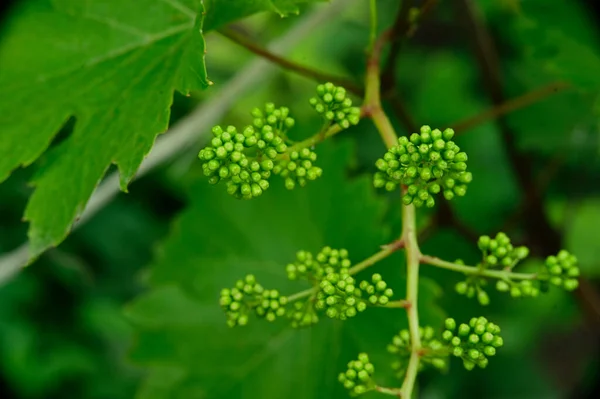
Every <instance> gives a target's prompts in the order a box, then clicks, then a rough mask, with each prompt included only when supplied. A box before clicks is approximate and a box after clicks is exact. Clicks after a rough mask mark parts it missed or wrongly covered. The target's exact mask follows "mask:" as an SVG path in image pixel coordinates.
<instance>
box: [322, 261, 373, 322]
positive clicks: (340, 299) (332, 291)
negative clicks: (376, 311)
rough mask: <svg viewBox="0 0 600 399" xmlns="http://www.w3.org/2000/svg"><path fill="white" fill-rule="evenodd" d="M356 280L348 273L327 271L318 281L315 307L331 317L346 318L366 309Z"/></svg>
mask: <svg viewBox="0 0 600 399" xmlns="http://www.w3.org/2000/svg"><path fill="white" fill-rule="evenodd" d="M361 296H362V292H361V290H360V289H359V288H358V287H357V285H356V280H355V279H354V278H353V277H352V276H350V275H349V274H348V273H336V272H334V273H329V274H327V276H326V277H325V279H324V280H322V281H321V282H320V283H319V291H318V293H317V302H316V304H315V307H316V308H317V309H318V310H323V311H325V314H326V315H327V316H328V317H330V318H332V319H340V320H346V319H348V318H352V317H354V316H356V315H357V314H358V313H360V312H364V311H365V310H366V309H367V304H366V302H365V301H364V300H363V299H362V297H361Z"/></svg>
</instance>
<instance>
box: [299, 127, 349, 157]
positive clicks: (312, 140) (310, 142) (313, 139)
mask: <svg viewBox="0 0 600 399" xmlns="http://www.w3.org/2000/svg"><path fill="white" fill-rule="evenodd" d="M342 130H344V129H342V127H341V126H340V125H338V124H337V123H336V124H335V125H333V126H331V127H330V128H329V129H327V130H325V132H319V133H317V134H315V135H313V136H310V137H309V138H307V139H306V140H302V141H299V142H297V143H296V144H294V145H293V146H291V147H290V148H288V153H289V152H292V151H298V150H301V149H303V148H308V147H312V146H314V145H315V144H318V143H320V142H322V141H324V140H325V139H328V138H329V137H333V136H335V135H336V134H338V133H339V132H341V131H342Z"/></svg>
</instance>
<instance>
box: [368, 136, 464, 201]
mask: <svg viewBox="0 0 600 399" xmlns="http://www.w3.org/2000/svg"><path fill="white" fill-rule="evenodd" d="M453 137H454V130H452V129H446V130H444V131H443V132H442V131H440V130H439V129H434V130H432V129H431V128H430V127H429V126H423V127H421V130H420V133H413V134H412V135H411V136H410V137H408V138H407V137H404V136H403V137H400V138H399V139H398V144H397V145H395V146H393V147H392V148H390V149H389V150H388V151H387V152H386V153H385V155H384V156H383V158H380V159H378V160H377V162H376V163H375V166H376V167H377V169H378V172H376V173H375V178H374V181H373V184H374V186H375V187H377V188H380V187H383V188H385V189H386V190H388V191H393V190H395V189H396V187H397V186H398V185H404V186H406V192H405V194H404V195H403V197H402V202H403V203H404V204H405V205H409V204H414V205H415V206H417V207H420V206H423V205H425V206H427V207H433V206H434V205H435V199H434V195H436V194H438V193H440V192H441V193H442V194H443V196H444V198H446V199H447V200H451V199H452V198H454V197H455V196H463V195H465V194H466V192H467V184H468V183H470V182H471V180H472V179H473V175H472V174H471V172H468V171H467V154H466V153H465V152H461V151H460V148H459V147H458V145H456V143H455V142H454V141H452V138H453Z"/></svg>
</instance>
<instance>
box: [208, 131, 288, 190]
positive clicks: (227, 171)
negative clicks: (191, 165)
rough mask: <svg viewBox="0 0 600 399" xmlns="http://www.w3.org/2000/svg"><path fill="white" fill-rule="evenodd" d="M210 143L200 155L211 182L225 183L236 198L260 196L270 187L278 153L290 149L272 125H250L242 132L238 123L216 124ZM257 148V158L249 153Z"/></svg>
mask: <svg viewBox="0 0 600 399" xmlns="http://www.w3.org/2000/svg"><path fill="white" fill-rule="evenodd" d="M212 133H213V136H214V137H213V139H212V140H211V142H210V145H209V146H207V147H205V148H203V149H202V150H201V151H200V153H199V154H198V158H200V160H201V161H202V170H203V172H204V175H205V176H207V177H208V178H209V179H208V182H209V183H211V184H217V183H219V182H224V183H225V184H226V185H227V192H228V193H229V194H231V195H233V196H235V197H236V198H243V199H250V198H254V197H258V196H259V195H261V194H262V193H263V192H264V191H265V190H267V189H268V188H269V181H268V179H269V177H270V176H271V172H272V170H273V168H274V167H275V162H276V161H275V159H276V158H277V156H278V155H280V154H283V153H285V152H286V151H287V146H286V144H285V143H284V142H283V140H282V138H281V137H279V136H277V135H276V134H275V132H274V131H273V128H272V127H270V126H263V127H262V128H261V129H260V130H258V131H257V130H256V129H255V128H253V127H252V126H248V127H246V128H245V129H244V131H243V132H242V133H240V132H238V131H237V129H236V128H235V127H234V126H228V127H227V128H226V129H223V128H222V127H221V126H215V127H214V128H213V130H212ZM250 149H251V150H254V151H255V152H256V154H257V156H256V157H253V158H250V157H248V156H246V150H250Z"/></svg>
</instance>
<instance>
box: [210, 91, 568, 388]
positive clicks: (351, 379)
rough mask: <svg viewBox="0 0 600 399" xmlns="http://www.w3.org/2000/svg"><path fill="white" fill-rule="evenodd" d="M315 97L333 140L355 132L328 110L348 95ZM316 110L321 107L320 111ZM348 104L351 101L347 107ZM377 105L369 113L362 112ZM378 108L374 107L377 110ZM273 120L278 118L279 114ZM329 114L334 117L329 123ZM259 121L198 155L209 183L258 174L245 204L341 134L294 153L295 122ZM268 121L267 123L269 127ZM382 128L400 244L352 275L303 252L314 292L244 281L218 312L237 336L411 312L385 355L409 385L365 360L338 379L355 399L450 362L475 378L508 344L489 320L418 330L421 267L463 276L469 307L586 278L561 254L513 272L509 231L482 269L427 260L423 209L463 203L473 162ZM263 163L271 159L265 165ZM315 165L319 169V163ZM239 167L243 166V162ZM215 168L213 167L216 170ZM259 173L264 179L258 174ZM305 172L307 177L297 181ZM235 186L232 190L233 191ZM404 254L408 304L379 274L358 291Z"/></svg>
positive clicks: (447, 142) (323, 255) (346, 267)
mask: <svg viewBox="0 0 600 399" xmlns="http://www.w3.org/2000/svg"><path fill="white" fill-rule="evenodd" d="M367 84H369V82H367ZM317 93H318V94H319V97H320V98H321V99H323V101H322V103H320V102H318V101H317V100H316V99H315V98H312V99H311V101H310V104H311V105H312V106H313V107H315V109H316V110H317V112H319V113H321V114H325V115H326V117H325V120H326V121H333V120H335V121H336V123H337V125H334V126H335V127H336V130H335V133H338V132H340V131H342V129H341V128H342V127H343V126H344V125H345V126H346V127H349V126H350V123H349V122H348V123H345V124H344V123H343V122H344V121H346V115H350V116H355V115H358V114H359V112H358V111H355V109H354V108H347V111H346V112H345V113H344V112H342V111H339V112H338V113H339V114H340V115H339V118H337V117H336V116H335V114H334V112H333V111H330V110H331V109H334V108H333V107H329V108H328V107H327V104H336V103H337V104H340V103H343V102H344V101H345V93H346V91H345V90H343V89H341V88H338V87H336V86H334V85H333V84H332V83H326V84H323V85H319V86H318V87H317ZM332 93H334V94H333V95H332ZM375 101H377V100H375ZM318 105H322V106H321V107H318ZM350 105H351V103H350V102H349V101H348V107H349V106H350ZM372 106H373V105H367V106H363V109H369V108H368V107H372ZM375 106H377V103H376V102H375ZM276 111H279V112H277V113H276V114H275V112H276ZM328 112H330V115H327V113H328ZM252 115H253V116H255V117H257V118H259V119H258V123H257V121H256V120H255V121H254V126H255V127H257V128H262V132H263V133H262V134H258V133H256V132H255V130H254V129H253V128H252V127H251V126H249V127H246V128H245V129H244V133H243V134H239V133H236V132H237V130H236V128H235V127H228V128H227V130H226V131H224V130H223V129H222V128H221V127H220V126H216V127H215V128H214V129H213V133H214V134H215V138H214V139H213V140H212V142H211V145H212V146H209V147H207V148H205V149H203V150H201V151H200V154H199V158H200V160H201V161H203V164H202V166H203V170H204V172H205V175H206V176H209V182H210V183H216V182H218V181H219V178H218V177H217V176H216V174H217V173H219V177H220V178H221V179H225V178H227V177H228V176H230V175H232V176H233V177H235V176H238V175H240V176H241V174H242V173H243V172H246V173H245V176H244V177H243V178H241V181H242V182H243V181H246V180H244V179H248V177H249V176H251V174H252V173H254V174H256V177H255V178H254V177H253V180H254V182H255V184H254V185H252V186H250V185H249V184H248V183H246V186H245V187H246V188H245V189H244V184H243V183H242V191H241V193H242V195H238V196H237V197H238V198H247V199H249V198H252V197H255V196H258V195H259V194H260V193H261V191H260V186H259V185H258V184H260V182H263V181H265V180H261V179H263V178H268V177H269V176H270V173H269V172H270V171H271V170H272V169H273V168H274V167H273V162H272V161H271V162H270V163H269V167H263V164H264V163H265V162H268V161H269V160H275V161H277V162H282V161H279V159H283V160H284V161H283V163H282V164H278V166H279V168H278V170H279V171H281V170H286V168H287V170H289V171H290V172H291V173H292V172H295V173H296V178H302V177H304V176H308V173H309V172H310V171H311V168H313V166H312V163H311V161H310V160H309V157H310V155H311V154H315V153H314V152H312V151H311V150H309V149H308V148H307V146H309V145H311V146H312V145H314V143H316V142H318V141H320V140H321V139H322V138H324V137H327V136H331V135H333V134H334V133H332V132H327V131H325V130H323V131H321V132H319V133H317V134H316V136H315V137H314V138H311V139H309V140H307V141H304V142H301V143H294V144H292V146H291V149H289V150H288V149H287V147H286V146H285V144H284V134H285V132H286V130H284V129H283V127H284V126H285V127H291V126H293V125H294V122H293V119H290V118H289V116H288V115H289V110H288V108H279V109H276V108H275V106H274V105H273V104H272V103H268V104H266V105H265V112H264V113H263V112H262V111H260V110H258V109H255V110H254V111H253V112H252ZM264 115H267V116H266V118H265V117H264ZM375 115H379V116H378V117H379V118H385V114H384V113H383V112H382V113H381V114H371V116H372V117H375ZM269 118H270V119H269ZM336 118H337V119H336ZM382 120H385V119H382ZM265 121H266V122H265ZM357 123H358V120H353V121H352V124H357ZM381 126H383V127H379V129H380V133H381V134H382V136H383V137H386V138H389V137H393V138H394V140H393V141H391V140H389V139H388V143H390V142H392V143H393V142H397V144H394V145H391V146H389V149H388V151H387V152H386V153H385V155H384V157H383V158H380V159H379V160H377V162H376V167H377V169H378V171H377V172H376V173H375V175H374V180H373V184H374V186H375V187H376V188H378V187H385V189H386V190H387V191H394V190H395V189H397V187H398V186H400V189H401V193H402V214H403V220H402V223H403V224H402V234H401V236H400V238H399V240H398V241H397V242H395V243H393V244H391V245H389V246H388V247H386V248H385V249H383V250H382V251H380V252H378V253H376V254H374V255H373V256H371V257H370V258H367V259H365V260H363V261H362V262H360V263H358V264H356V265H355V266H352V263H351V261H350V253H349V251H348V250H346V249H332V248H331V247H328V246H327V247H324V248H323V249H322V250H321V251H320V252H319V253H318V254H316V255H314V254H311V253H310V252H308V251H305V250H301V251H299V252H298V253H297V254H296V260H295V262H294V263H289V264H288V265H287V267H286V268H285V270H286V273H287V276H288V278H289V279H290V280H294V281H295V280H306V281H308V282H309V283H310V284H311V285H312V288H309V289H306V290H303V291H299V292H297V293H294V294H290V295H287V296H282V294H281V293H280V292H279V290H277V289H266V288H264V287H263V286H262V285H260V284H259V283H258V282H257V279H256V277H255V276H254V275H247V276H246V277H245V278H244V279H242V280H238V281H237V282H236V284H235V286H234V287H233V288H226V289H223V290H222V291H221V299H220V305H221V307H222V308H223V310H224V311H225V313H226V315H227V324H228V325H229V326H231V327H234V326H245V325H247V324H248V322H249V321H250V318H251V316H252V314H255V315H256V316H258V317H259V318H264V319H265V320H267V321H269V322H274V321H275V320H277V319H278V318H282V317H284V316H287V318H288V319H289V321H290V324H291V326H292V327H295V328H298V327H307V326H312V325H313V324H316V323H317V322H318V321H319V314H324V315H326V316H327V317H330V318H333V319H340V320H346V319H349V318H353V317H355V316H357V315H358V314H359V313H361V312H364V311H366V310H367V308H368V307H369V306H378V307H390V308H397V307H401V308H404V309H406V312H407V316H408V322H409V323H408V324H409V328H408V329H407V330H402V331H400V333H399V334H398V335H397V336H395V337H394V340H393V343H392V344H391V345H390V346H388V351H389V352H390V353H392V354H394V355H397V358H396V360H395V361H394V362H393V365H392V367H393V368H394V369H395V370H396V372H397V376H398V377H401V378H403V383H402V386H401V387H399V388H389V387H383V386H379V385H377V383H376V382H375V381H376V378H375V368H374V366H373V364H372V363H371V362H370V361H369V357H368V355H367V354H365V353H361V354H359V355H358V360H353V361H350V362H349V363H348V370H347V371H345V372H342V373H341V374H340V376H339V380H340V382H341V383H342V384H343V385H344V387H345V388H347V389H348V390H349V392H350V394H351V395H352V396H356V395H360V394H363V393H366V392H368V391H378V392H381V393H383V394H389V395H395V396H399V397H404V398H410V397H411V395H412V393H413V389H414V385H415V381H416V377H417V373H418V372H419V371H420V370H422V369H423V368H424V366H425V365H431V366H433V367H435V368H438V369H444V368H446V367H447V365H448V359H447V358H448V357H449V356H451V355H452V356H455V357H458V358H460V359H462V362H463V366H464V367H465V368H466V369H467V370H472V369H473V368H474V367H475V366H478V367H480V368H485V367H486V366H487V365H488V362H489V358H490V357H493V356H494V355H495V354H496V350H497V349H498V348H500V347H502V345H503V339H502V337H501V335H500V333H501V329H500V327H499V326H498V325H496V324H494V323H492V322H489V321H488V320H487V319H486V318H485V317H483V316H481V317H474V318H472V319H471V320H470V321H469V322H468V323H462V324H457V322H456V321H455V320H454V319H452V318H449V319H446V321H445V325H444V327H445V330H443V333H441V334H438V336H439V338H438V339H435V338H434V336H435V329H434V328H432V327H430V326H426V327H423V326H421V325H420V324H419V314H418V310H417V301H418V286H419V266H420V265H421V264H428V265H433V266H438V267H442V268H446V269H449V270H453V271H455V272H457V273H461V274H464V275H465V276H466V280H465V281H462V282H459V283H458V284H457V285H456V291H457V292H458V293H459V294H462V295H466V296H467V297H469V298H472V297H474V296H476V297H477V300H478V301H479V303H480V304H481V305H488V304H489V302H490V299H489V296H488V294H487V293H486V291H485V289H484V287H485V286H486V285H487V284H488V282H489V280H496V281H497V282H496V284H495V287H496V289H497V290H498V291H501V292H506V291H508V292H510V295H511V296H512V297H514V298H517V297H521V296H531V297H535V296H537V295H538V294H539V293H540V291H547V289H548V285H549V284H552V285H555V286H558V287H561V288H564V289H566V290H569V291H572V290H574V289H576V288H577V286H578V281H577V277H578V276H579V269H578V267H577V259H576V257H575V256H574V255H572V254H569V253H568V252H567V251H565V250H562V251H560V252H559V253H558V254H557V255H556V256H549V257H548V258H546V261H545V263H544V266H543V267H541V268H540V270H538V271H536V272H534V273H517V272H514V271H513V269H514V268H515V266H517V264H518V263H519V262H520V261H523V260H524V259H526V258H527V257H528V255H529V250H528V248H527V247H524V246H520V247H514V246H513V245H512V244H511V241H510V239H509V238H508V236H507V235H506V234H505V233H502V232H500V233H498V234H497V235H496V236H495V237H494V238H490V237H489V236H481V237H480V238H479V240H478V242H477V245H478V247H479V249H480V250H481V251H482V255H483V258H482V261H481V262H480V263H478V264H477V265H475V266H467V265H465V264H464V262H462V261H461V260H458V261H456V262H448V261H445V260H442V259H439V258H437V257H433V256H429V255H424V254H422V253H421V250H420V248H419V244H418V240H417V236H416V218H415V215H416V208H417V207H420V206H427V207H433V206H434V205H435V200H434V199H433V195H435V194H438V193H440V192H443V195H444V197H445V198H446V199H447V200H450V199H452V198H454V196H455V195H458V196H464V195H465V194H466V184H467V183H470V182H471V180H472V178H473V177H472V174H471V172H467V163H466V162H467V159H468V158H467V154H466V153H464V152H461V151H460V148H459V147H458V145H456V144H455V143H454V142H453V141H452V138H453V137H454V131H453V130H452V129H445V130H444V131H441V130H439V129H433V130H432V129H431V127H429V126H423V127H421V129H420V132H419V133H413V134H412V135H410V137H408V138H407V137H400V138H396V133H395V132H394V130H393V129H392V128H391V126H390V125H387V124H385V123H383V124H382V125H381ZM267 128H268V129H267ZM326 128H330V123H326ZM232 138H234V139H235V141H236V145H238V147H239V149H236V148H235V147H234V145H233V144H232V145H230V146H229V147H230V148H225V145H226V144H227V143H229V144H231V142H232ZM286 139H287V138H286ZM287 140H289V139H287ZM248 142H250V144H249V145H248V144H247V143H248ZM244 145H245V147H244ZM254 145H256V146H257V147H258V150H257V152H256V154H255V155H254V157H253V158H251V159H248V158H245V157H244V155H242V154H241V152H242V151H244V149H245V148H252V147H253V146H254ZM388 145H389V144H388ZM273 146H275V147H273ZM303 152H306V160H305V161H304V162H306V163H300V165H301V166H299V167H296V166H295V165H296V163H293V162H294V161H295V160H298V159H299V157H298V154H299V153H300V154H302V153H303ZM265 155H266V157H267V158H268V159H267V160H265V159H264V156H265ZM216 159H218V160H219V161H216ZM300 159H302V157H300ZM311 159H312V161H315V160H316V155H314V157H313V158H311ZM242 160H243V161H245V162H243V163H242ZM211 162H212V163H214V166H211ZM290 165H294V168H290ZM233 168H236V169H235V173H233V172H232V170H233ZM248 168H249V169H248ZM261 168H262V173H263V174H262V175H261V174H259V171H260V170H261ZM298 169H300V170H302V171H303V172H302V173H301V174H298ZM318 170H319V172H318V173H316V172H315V173H314V174H313V178H310V177H309V179H310V180H314V179H315V178H316V177H318V176H320V175H321V169H318ZM221 171H223V172H221ZM240 171H241V172H240ZM307 171H308V172H307ZM280 173H281V172H280ZM233 177H232V180H230V181H228V192H229V193H230V194H236V193H237V191H238V186H237V185H238V184H240V180H233ZM286 179H290V177H286ZM300 181H301V182H302V181H303V180H300ZM287 182H288V180H286V187H287V188H289V189H291V188H293V187H294V186H295V184H294V183H290V184H288V183H287ZM230 183H231V184H230ZM229 184H230V185H229ZM300 185H301V186H303V185H304V184H302V183H301V184H300ZM229 187H235V188H234V189H233V190H229ZM266 187H268V183H267V184H266ZM246 193H247V194H246ZM255 193H257V194H256V195H255ZM399 249H404V250H405V252H406V262H407V287H406V292H407V297H406V298H402V299H399V300H391V298H392V296H393V295H394V291H393V289H392V288H390V287H389V286H388V284H387V283H386V282H385V280H383V278H382V276H381V275H380V274H378V273H376V274H373V275H372V276H371V278H370V279H369V280H362V281H360V282H358V281H357V280H356V278H354V277H353V276H354V275H355V274H357V273H358V272H360V271H362V270H364V269H365V268H367V267H371V266H373V265H375V264H376V262H377V261H379V260H381V259H382V258H384V257H386V256H388V255H390V254H391V253H393V252H394V251H396V250H399Z"/></svg>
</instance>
